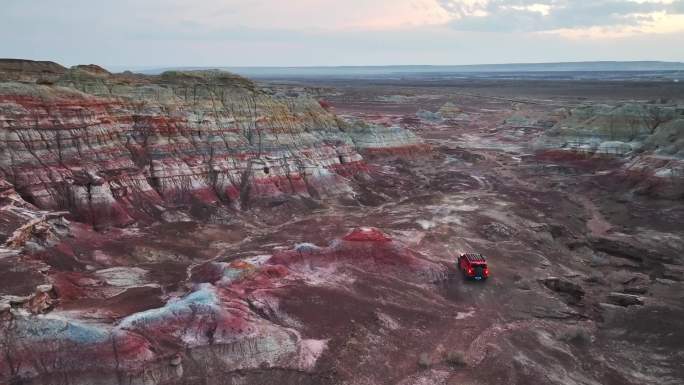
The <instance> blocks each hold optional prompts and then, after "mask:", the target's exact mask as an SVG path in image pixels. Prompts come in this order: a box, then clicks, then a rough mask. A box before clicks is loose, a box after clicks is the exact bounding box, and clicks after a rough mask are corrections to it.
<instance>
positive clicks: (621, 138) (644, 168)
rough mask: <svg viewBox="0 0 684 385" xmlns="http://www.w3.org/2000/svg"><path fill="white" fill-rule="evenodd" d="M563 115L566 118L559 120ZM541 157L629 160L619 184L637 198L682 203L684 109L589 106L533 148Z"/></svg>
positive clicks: (567, 114)
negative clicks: (627, 185) (552, 154)
mask: <svg viewBox="0 0 684 385" xmlns="http://www.w3.org/2000/svg"><path fill="white" fill-rule="evenodd" d="M559 115H563V114H559ZM534 147H535V149H536V150H538V151H541V152H549V151H550V152H557V151H563V152H565V156H563V155H562V154H557V156H555V157H557V158H563V157H567V156H569V154H574V155H577V156H581V157H584V158H586V159H589V158H591V157H603V158H615V159H620V160H626V161H627V162H626V163H625V164H624V166H623V167H622V170H621V172H620V173H618V174H616V176H618V177H619V179H620V180H621V181H626V182H627V183H630V184H631V185H632V188H633V189H634V191H635V192H637V193H642V194H648V195H654V196H658V197H665V198H670V199H680V198H682V197H684V107H682V106H678V105H669V104H656V103H625V104H621V105H617V106H610V105H588V106H582V107H578V108H575V109H572V110H569V111H565V113H564V116H562V117H561V119H560V121H559V122H558V123H557V124H556V125H555V126H554V127H553V128H551V129H549V130H548V131H547V132H545V134H544V135H543V136H541V137H540V138H539V139H538V140H537V141H536V142H535V143H534Z"/></svg>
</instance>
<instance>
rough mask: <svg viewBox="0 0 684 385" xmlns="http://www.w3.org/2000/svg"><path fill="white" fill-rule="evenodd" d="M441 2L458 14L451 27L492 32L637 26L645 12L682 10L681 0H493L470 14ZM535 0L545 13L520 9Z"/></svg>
mask: <svg viewBox="0 0 684 385" xmlns="http://www.w3.org/2000/svg"><path fill="white" fill-rule="evenodd" d="M440 4H441V5H442V7H443V8H444V9H446V10H448V11H449V12H452V13H453V14H454V15H456V16H458V17H459V18H458V19H457V20H455V21H454V22H452V24H451V26H452V27H453V28H454V29H457V30H472V31H492V32H502V31H547V30H554V29H561V28H587V27H596V26H598V27H607V26H638V25H640V24H643V23H645V22H648V21H651V20H652V18H651V17H650V16H645V15H644V14H648V13H652V12H666V13H670V14H679V13H684V0H678V1H677V2H675V3H673V4H662V3H651V2H646V3H637V2H635V1H629V0H591V1H584V0H581V1H572V0H492V1H489V2H488V3H487V4H486V6H485V7H484V8H480V9H479V10H481V11H485V12H486V13H487V15H486V16H472V15H469V14H470V13H471V12H472V8H469V7H468V6H467V5H464V4H462V3H461V2H459V1H454V0H440ZM534 4H541V5H546V6H548V7H549V12H548V14H542V13H540V12H536V11H532V10H526V9H519V7H525V6H531V5H534ZM516 8H518V9H516Z"/></svg>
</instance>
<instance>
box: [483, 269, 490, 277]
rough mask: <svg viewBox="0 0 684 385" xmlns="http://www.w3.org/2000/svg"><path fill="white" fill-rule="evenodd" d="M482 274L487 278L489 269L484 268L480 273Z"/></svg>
mask: <svg viewBox="0 0 684 385" xmlns="http://www.w3.org/2000/svg"><path fill="white" fill-rule="evenodd" d="M482 274H484V276H485V277H489V268H488V267H485V268H484V271H483V272H482Z"/></svg>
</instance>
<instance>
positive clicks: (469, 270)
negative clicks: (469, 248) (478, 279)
mask: <svg viewBox="0 0 684 385" xmlns="http://www.w3.org/2000/svg"><path fill="white" fill-rule="evenodd" d="M473 274H475V270H473V268H472V267H469V268H468V275H473Z"/></svg>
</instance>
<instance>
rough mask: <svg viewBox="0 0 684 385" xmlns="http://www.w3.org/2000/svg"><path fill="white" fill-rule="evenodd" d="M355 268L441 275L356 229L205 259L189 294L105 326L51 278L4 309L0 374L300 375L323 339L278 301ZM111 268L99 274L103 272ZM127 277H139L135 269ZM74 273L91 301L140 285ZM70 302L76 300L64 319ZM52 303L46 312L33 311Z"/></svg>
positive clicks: (400, 275) (381, 237)
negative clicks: (321, 241) (305, 330)
mask: <svg viewBox="0 0 684 385" xmlns="http://www.w3.org/2000/svg"><path fill="white" fill-rule="evenodd" d="M359 269H363V271H364V272H365V273H369V272H382V273H383V275H386V276H388V277H392V278H390V280H396V279H401V280H402V281H404V282H407V283H412V284H416V285H417V284H425V283H429V282H434V281H436V280H443V279H444V277H445V276H446V274H447V268H446V267H445V266H443V265H442V264H438V263H435V262H432V261H429V260H427V259H424V258H422V257H421V256H419V255H418V254H417V253H415V252H413V251H411V250H410V249H408V248H407V247H406V246H405V245H404V244H402V243H399V242H395V241H394V240H392V239H391V238H390V237H389V236H388V235H386V234H384V233H382V232H381V231H380V230H377V229H358V230H355V231H353V232H352V233H350V234H349V235H347V236H346V237H344V238H343V239H338V240H334V241H332V242H331V243H330V245H329V246H327V247H317V246H314V245H311V244H300V245H298V246H296V247H295V248H294V249H292V250H283V251H278V252H276V253H275V254H274V255H272V256H260V257H256V258H245V259H238V260H234V261H232V262H230V263H227V262H207V263H206V264H204V265H200V266H197V267H196V268H195V269H193V270H192V272H191V274H190V275H191V282H189V284H191V285H192V286H191V288H190V292H189V293H187V294H185V295H179V296H173V297H172V298H170V299H169V300H168V301H167V302H166V303H165V304H164V305H163V306H161V307H157V308H151V309H147V310H144V311H138V312H134V313H132V314H128V315H125V316H123V317H120V318H119V319H118V320H116V321H115V322H113V323H109V324H103V323H101V322H98V323H93V322H87V320H84V319H82V318H81V319H79V318H78V317H74V315H78V314H81V315H82V317H83V316H84V315H87V314H88V313H86V312H83V310H81V312H80V313H79V312H78V311H75V310H76V309H78V307H79V305H78V303H79V301H87V300H88V299H89V297H88V295H86V294H85V293H80V294H79V293H78V292H77V291H78V289H77V290H71V292H70V291H69V288H68V287H67V286H68V284H66V283H65V282H63V281H62V280H56V284H55V285H54V287H53V286H52V285H42V286H39V287H38V288H37V289H36V294H34V295H32V296H27V297H26V299H25V300H23V302H21V303H15V304H13V305H14V307H10V308H8V309H5V310H4V313H2V314H3V316H4V317H6V318H8V320H9V322H4V323H2V328H0V346H2V347H3V349H5V351H8V352H11V354H10V355H8V356H3V357H2V358H0V380H1V381H10V382H11V381H21V383H26V384H52V383H55V384H56V383H58V382H56V381H55V380H54V379H55V378H58V379H61V378H66V377H68V378H69V383H71V384H90V383H95V382H96V383H103V384H109V383H112V384H114V383H127V384H141V385H142V384H186V383H189V381H191V380H192V379H197V378H209V379H211V378H218V377H220V375H221V374H222V373H228V372H235V371H240V370H263V369H282V370H292V371H299V372H308V371H311V370H313V369H314V366H315V365H316V362H317V361H318V358H319V357H320V356H321V354H323V352H324V351H325V350H326V345H327V341H326V340H319V339H307V338H304V337H303V336H302V334H301V333H300V331H298V330H297V329H296V328H294V327H291V326H290V325H288V322H286V321H285V320H286V317H287V316H286V314H283V313H282V311H281V310H280V307H279V301H280V299H279V298H282V296H283V295H284V294H285V293H287V290H291V289H292V288H293V287H297V286H303V287H306V286H317V285H324V286H325V285H333V286H334V285H341V286H342V285H350V286H349V287H347V289H346V290H352V288H353V282H354V281H355V279H354V277H355V276H356V275H358V274H359V271H360V270H359ZM112 273H113V272H112V271H108V272H106V274H105V272H102V273H101V274H100V275H102V274H105V275H106V276H109V277H110V278H111V276H112ZM118 275H120V276H122V275H126V272H124V271H121V270H119V271H118ZM133 275H135V276H137V277H140V274H139V272H136V273H134V274H133ZM76 277H77V274H75V275H73V277H72V278H71V280H72V281H73V282H74V284H76V285H88V284H90V285H97V287H98V288H99V290H100V293H99V294H93V293H92V292H91V293H90V294H89V295H91V296H92V295H96V297H97V298H100V297H107V294H106V292H107V291H108V289H107V287H108V285H109V283H116V284H117V285H116V286H113V285H112V287H111V289H116V290H117V291H119V292H120V291H121V290H126V289H128V290H135V289H136V288H137V289H140V288H141V287H142V286H139V284H140V283H139V282H137V280H121V279H119V280H117V281H112V282H109V281H108V283H103V282H93V283H88V281H93V280H94V277H93V278H87V277H85V276H83V275H81V277H80V278H76ZM77 281H78V282H79V283H76V282H77ZM126 285H132V286H126ZM279 293H280V294H279ZM111 295H114V294H110V296H111ZM59 301H62V303H60V302H59ZM107 301H111V300H110V299H107ZM69 302H71V303H72V304H76V305H73V306H75V307H73V306H72V307H71V309H72V313H71V315H70V316H64V314H66V313H64V308H63V307H64V306H66V304H67V303H69ZM81 303H83V302H81ZM21 304H23V305H24V306H23V307H17V305H21ZM120 305H121V304H119V306H120ZM53 306H56V308H55V309H54V310H53V311H52V312H50V313H48V314H44V315H40V316H37V315H35V314H31V313H43V312H45V311H46V310H47V309H51V308H52V307H53ZM81 306H83V305H81ZM29 309H30V310H31V311H30V312H29V311H28V310H29ZM60 313H61V314H62V315H60ZM295 325H297V324H296V323H295Z"/></svg>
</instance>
